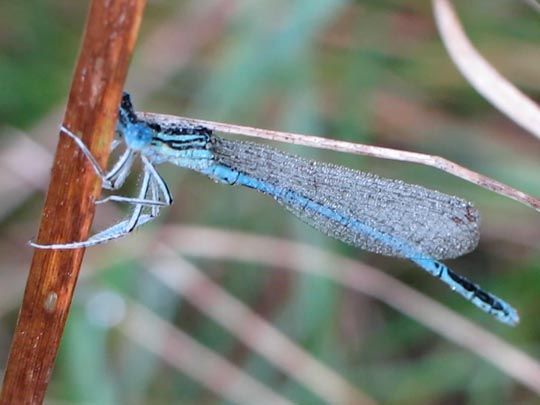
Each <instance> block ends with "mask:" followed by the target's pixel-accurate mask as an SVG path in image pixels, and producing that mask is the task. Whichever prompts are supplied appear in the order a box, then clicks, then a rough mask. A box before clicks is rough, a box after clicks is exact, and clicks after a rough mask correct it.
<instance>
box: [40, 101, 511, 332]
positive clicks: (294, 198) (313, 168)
mask: <svg viewBox="0 0 540 405" xmlns="http://www.w3.org/2000/svg"><path fill="white" fill-rule="evenodd" d="M62 132H63V133H64V134H66V135H68V136H69V137H70V138H72V139H73V140H74V141H75V142H76V143H77V145H78V146H79V147H80V149H81V150H82V152H83V153H84V154H85V156H86V157H87V158H88V160H89V161H90V163H91V164H92V166H93V168H94V170H95V171H96V173H97V174H98V175H99V176H100V177H101V179H102V182H103V188H106V189H111V190H116V189H119V188H120V187H121V186H122V185H123V184H124V182H125V180H126V178H127V177H128V175H129V173H130V171H131V168H132V165H133V163H134V162H135V160H136V159H137V158H139V159H140V160H141V162H142V167H143V177H142V181H141V183H140V189H139V193H138V195H137V197H135V198H132V197H123V196H118V195H111V196H109V197H106V198H104V199H102V200H100V201H99V203H103V202H106V201H118V202H124V203H128V204H131V205H133V211H132V213H131V215H130V217H129V218H128V219H125V220H123V221H121V222H119V223H117V224H116V225H113V226H111V227H110V228H107V229H105V230H104V231H101V232H99V233H97V234H95V235H93V236H92V237H90V238H89V239H88V240H86V241H81V242H71V243H64V244H51V245H43V244H37V243H33V242H32V243H31V244H32V246H34V247H37V248H41V249H75V248H81V247H88V246H93V245H96V244H99V243H103V242H106V241H109V240H112V239H117V238H120V237H122V236H125V235H127V234H129V233H130V232H132V231H133V230H134V229H136V228H138V227H140V226H141V225H143V224H145V223H147V222H149V221H151V220H152V219H154V218H155V217H156V216H157V215H158V214H159V212H160V210H161V209H162V208H163V207H164V206H167V205H170V204H171V203H172V198H171V195H170V193H169V190H168V188H167V185H166V183H165V181H164V180H163V179H162V178H161V176H160V175H159V174H158V172H157V170H156V168H155V166H156V165H158V164H161V163H166V162H169V163H173V164H175V165H177V166H180V167H185V168H188V169H192V170H194V171H196V172H199V173H202V174H204V175H206V176H208V177H210V178H211V179H213V180H214V181H216V182H217V183H223V184H228V185H240V186H245V187H249V188H252V189H255V190H257V191H259V192H261V193H263V194H266V195H269V196H271V197H273V198H274V199H275V200H276V201H277V202H278V203H279V204H281V205H283V206H284V207H285V208H286V209H287V210H288V211H290V212H291V213H293V214H294V215H296V216H297V217H298V218H300V219H301V220H302V221H304V222H306V223H307V224H309V225H311V226H313V227H314V228H316V229H318V230H320V231H322V232H324V233H325V234H327V235H329V236H331V237H333V238H336V239H338V240H341V241H343V242H345V243H348V244H350V245H353V246H357V247H360V248H362V249H365V250H368V251H370V252H375V253H378V254H382V255H388V256H394V257H401V258H406V259H409V260H411V261H413V262H414V263H416V264H417V265H418V266H420V267H421V268H422V269H424V270H425V271H427V272H428V273H429V274H431V275H432V276H434V277H437V278H438V279H440V280H441V281H442V282H444V283H445V284H447V285H448V286H449V287H450V288H451V289H452V290H453V291H455V292H457V293H458V294H460V295H462V296H463V297H465V298H466V299H467V300H469V301H471V302H472V303H473V304H474V305H476V306H477V307H479V308H480V309H482V310H483V311H485V312H487V313H489V314H491V315H493V316H494V317H495V318H496V319H498V320H499V321H501V322H503V323H506V324H509V325H515V324H516V323H517V322H518V321H519V317H518V314H517V312H516V310H515V309H514V308H512V307H511V306H510V305H509V304H507V303H506V302H505V301H503V300H502V299H500V298H498V297H496V296H495V295H493V294H491V293H489V292H486V291H484V290H482V289H481V288H480V287H479V286H478V285H476V284H474V283H472V282H471V281H469V280H468V279H466V278H465V277H463V276H460V275H458V274H456V273H454V272H453V271H452V270H450V269H449V268H448V267H447V266H446V265H444V264H443V263H441V262H439V261H438V260H440V259H448V258H454V257H458V256H461V255H463V254H465V253H468V252H470V251H471V250H473V249H474V248H475V247H476V245H477V243H478V239H479V230H478V227H479V214H478V212H477V210H476V209H475V208H474V207H473V206H472V205H471V204H470V203H468V202H466V201H464V200H462V199H460V198H458V197H453V196H449V195H446V194H443V193H441V192H438V191H435V190H430V189H427V188H424V187H421V186H417V185H411V184H407V183H404V182H402V181H399V180H390V179H385V178H381V177H378V176H375V175H373V174H370V173H364V172H360V171H356V170H351V169H348V168H345V167H342V166H337V165H332V164H327V163H321V162H317V161H312V160H307V159H303V158H300V157H297V156H293V155H289V154H286V153H284V152H281V151H278V150H276V149H273V148H270V147H268V146H266V145H262V144H258V143H253V142H241V141H236V140H228V139H224V138H220V137H218V136H216V135H214V134H213V133H212V131H211V130H210V129H208V128H206V127H204V126H194V125H190V124H188V123H183V124H178V123H170V122H165V121H162V122H158V121H154V120H149V119H142V118H139V117H138V116H137V114H136V113H135V111H134V109H133V106H132V104H131V100H130V97H129V95H128V94H127V93H125V94H124V96H123V98H122V103H121V106H120V111H119V116H118V124H117V129H116V132H117V134H118V136H119V137H120V140H117V141H116V142H115V143H114V144H113V146H114V147H116V146H118V144H120V143H122V142H123V143H124V145H125V147H126V150H125V151H124V152H123V154H121V156H120V158H119V159H118V161H117V162H116V163H115V164H114V165H113V167H112V169H111V170H110V171H108V172H107V173H105V172H104V171H103V170H102V169H101V168H100V166H99V165H98V163H97V162H96V160H95V159H94V157H93V156H92V154H91V153H90V151H89V150H88V148H87V147H86V145H84V143H83V142H82V141H81V140H80V138H78V137H77V136H76V135H75V134H73V133H72V132H71V131H69V130H68V129H67V128H64V127H62Z"/></svg>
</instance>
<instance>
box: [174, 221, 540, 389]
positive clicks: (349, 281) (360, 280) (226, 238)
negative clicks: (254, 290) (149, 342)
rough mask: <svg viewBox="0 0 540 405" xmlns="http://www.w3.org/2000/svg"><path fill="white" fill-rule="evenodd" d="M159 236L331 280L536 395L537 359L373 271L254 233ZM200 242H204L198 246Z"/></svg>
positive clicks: (179, 230) (202, 253)
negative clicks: (381, 304) (413, 322)
mask: <svg viewBox="0 0 540 405" xmlns="http://www.w3.org/2000/svg"><path fill="white" fill-rule="evenodd" d="M163 236H164V237H163V240H164V241H165V240H167V241H170V240H174V241H175V246H178V248H177V249H176V250H177V251H178V252H180V253H183V254H185V255H188V256H190V255H191V256H196V257H204V258H212V259H219V260H234V261H247V262H252V263H259V264H266V265H269V266H275V267H282V268H286V269H289V270H295V271H298V270H301V271H305V272H308V273H309V274H313V275H317V276H321V277H326V278H330V279H332V280H334V281H335V282H336V283H338V284H340V285H342V286H343V287H344V288H350V289H352V290H354V291H357V292H361V293H363V294H367V295H369V296H372V297H374V298H376V299H378V300H380V301H382V302H384V303H386V304H387V305H389V306H391V307H393V308H395V309H396V310H397V311H399V312H402V313H405V314H407V315H408V316H410V317H411V318H413V319H416V320H417V321H418V322H420V323H421V324H423V325H425V326H426V327H428V328H430V329H432V330H433V331H435V332H437V333H438V334H440V335H441V336H444V337H446V338H447V339H448V340H450V341H452V342H454V343H456V344H457V345H459V346H462V347H464V348H466V349H467V350H470V351H471V352H472V353H475V354H476V355H478V356H480V357H482V358H484V359H486V360H487V361H488V362H490V363H491V364H493V365H495V366H496V367H497V368H499V369H500V370H502V371H503V372H504V373H506V374H507V375H509V376H511V377H512V378H514V379H515V380H516V381H519V382H520V383H521V384H523V385H525V386H527V387H529V389H531V390H532V391H534V392H536V393H537V394H540V363H538V361H537V360H535V359H533V358H532V357H531V356H529V355H528V354H526V353H524V352H522V351H520V350H519V349H517V348H516V347H514V346H512V345H511V344H509V343H507V342H505V341H503V340H502V339H500V338H498V337H497V336H495V335H494V334H492V333H490V332H487V331H486V330H484V329H482V328H481V327H480V326H477V325H476V324H474V323H473V322H470V321H468V320H466V319H464V318H463V317H461V316H459V315H457V314H456V313H455V312H454V311H451V310H449V309H448V308H446V307H444V306H443V305H441V304H439V303H438V302H436V301H434V300H432V299H430V298H428V297H426V296H425V295H423V294H421V293H419V292H417V291H415V290H414V289H412V288H410V287H408V286H407V285H405V284H403V283H401V282H400V281H398V280H396V279H394V278H393V277H390V276H388V275H386V274H384V273H383V272H381V271H379V270H377V269H374V268H372V267H369V266H367V265H363V264H361V263H358V262H357V261H354V260H350V259H347V258H344V257H341V256H338V255H333V254H328V253H325V252H323V251H321V250H319V249H316V248H313V247H311V246H308V245H304V244H300V243H293V242H284V241H282V240H279V239H275V238H270V237H261V236H258V235H254V234H244V233H240V232H230V231H228V232H223V231H216V230H214V229H209V228H202V227H173V226H170V227H167V228H166V229H165V231H164V235H163ZM201 240H204V241H205V243H198V242H197V241H201ZM296 257H304V258H309V263H306V265H305V266H304V267H303V268H302V269H299V268H298V265H297V263H296V262H295V260H294V258H296ZM330 263H331V264H332V267H331V270H330V269H329V267H330Z"/></svg>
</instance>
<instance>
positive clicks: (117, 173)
mask: <svg viewBox="0 0 540 405" xmlns="http://www.w3.org/2000/svg"><path fill="white" fill-rule="evenodd" d="M60 131H61V132H62V133H64V134H65V135H67V136H69V137H70V138H71V139H73V141H74V142H75V143H76V144H77V146H78V147H79V149H80V150H81V152H82V153H83V154H84V156H85V157H86V158H87V159H88V161H89V162H90V164H91V165H92V168H93V169H94V171H95V172H96V174H97V175H98V176H99V177H100V178H101V184H102V187H103V188H105V189H108V190H118V189H119V188H120V187H122V185H123V184H124V182H125V180H126V178H127V176H128V175H129V173H130V171H131V167H132V165H133V161H134V159H135V153H134V151H133V150H131V149H129V148H128V149H127V150H126V151H125V152H124V153H123V154H122V156H121V157H120V158H119V159H118V161H117V162H116V163H115V164H114V166H113V167H112V169H111V170H110V171H109V172H105V171H104V170H103V169H102V168H101V166H100V165H99V163H98V162H97V160H96V158H95V157H94V155H92V152H90V150H89V149H88V147H87V146H86V145H85V144H84V142H83V141H82V140H81V138H79V137H78V136H77V135H75V134H74V133H73V132H71V131H70V130H69V129H67V128H66V127H65V126H63V125H62V127H61V128H60ZM118 144H119V143H118V142H113V145H112V149H113V150H114V148H116V146H118Z"/></svg>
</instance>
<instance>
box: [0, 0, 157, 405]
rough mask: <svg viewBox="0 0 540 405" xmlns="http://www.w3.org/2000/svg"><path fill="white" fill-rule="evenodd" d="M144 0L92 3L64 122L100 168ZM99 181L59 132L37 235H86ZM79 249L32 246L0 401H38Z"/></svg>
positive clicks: (52, 238) (60, 238)
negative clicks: (32, 249)
mask: <svg viewBox="0 0 540 405" xmlns="http://www.w3.org/2000/svg"><path fill="white" fill-rule="evenodd" d="M145 3H146V1H145V0H115V1H110V0H109V1H107V0H93V1H92V3H91V5H90V11H89V15H88V20H87V25H86V30H85V33H84V39H83V42H82V46H81V53H80V55H79V60H78V62H77V66H76V69H75V74H74V76H73V81H72V86H71V91H70V95H69V100H68V105H67V109H66V113H65V117H64V125H65V126H66V127H67V128H69V129H70V130H71V131H73V132H74V133H76V134H79V135H82V139H83V142H84V143H85V144H86V145H87V146H88V147H89V149H90V150H91V152H92V153H93V155H94V156H95V157H96V159H97V160H98V162H99V163H100V164H101V165H105V163H106V161H107V158H108V154H109V145H110V143H111V139H112V136H113V132H114V126H115V123H116V118H117V111H118V104H119V101H120V94H121V91H122V88H123V85H124V80H125V77H126V74H127V69H128V65H129V59H130V56H131V53H132V51H133V48H134V45H135V40H136V37H137V33H138V31H139V26H140V22H141V19H142V14H143V10H144V6H145ZM99 193H100V182H99V178H98V177H97V176H96V175H95V173H94V171H93V169H92V167H91V166H90V165H89V164H88V162H87V161H86V159H85V157H84V156H83V155H82V153H80V150H79V149H78V147H77V146H76V145H75V143H74V142H73V141H71V140H70V139H69V138H67V137H65V136H61V135H60V137H59V142H58V147H57V150H56V156H55V160H54V164H53V169H52V176H51V183H50V185H49V190H48V193H47V198H46V201H45V206H44V208H43V214H42V218H41V225H40V228H39V233H38V238H37V240H38V241H39V242H40V243H61V242H71V241H78V240H85V239H86V238H87V237H88V234H89V230H90V226H91V223H92V220H93V217H94V201H95V199H96V198H97V197H98V195H99ZM83 254H84V249H77V250H36V251H35V252H34V256H33V259H32V264H31V267H30V274H29V276H28V280H27V284H26V289H25V292H24V298H23V303H22V307H21V310H20V313H19V319H18V322H17V327H16V330H15V334H14V337H13V341H12V344H11V350H10V354H9V358H8V363H7V366H6V373H5V376H4V383H3V387H2V393H1V395H0V404H2V405H4V404H5V405H7V404H10V405H11V404H36V403H37V404H39V403H42V402H43V399H44V396H45V392H46V389H47V385H48V383H49V379H50V376H51V373H52V369H53V366H54V361H55V358H56V354H57V352H58V346H59V343H60V339H61V337H62V332H63V330H64V325H65V322H66V318H67V314H68V311H69V307H70V304H71V300H72V296H73V291H74V289H75V285H76V282H77V277H78V275H79V270H80V266H81V262H82V258H83Z"/></svg>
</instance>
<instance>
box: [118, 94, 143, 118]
mask: <svg viewBox="0 0 540 405" xmlns="http://www.w3.org/2000/svg"><path fill="white" fill-rule="evenodd" d="M118 119H119V120H120V122H121V123H122V124H124V125H126V124H128V123H130V124H134V123H136V122H138V120H137V116H136V115H135V110H134V109H133V104H132V103H131V97H130V95H129V93H127V92H124V93H123V94H122V101H121V102H120V111H119V113H118Z"/></svg>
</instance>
